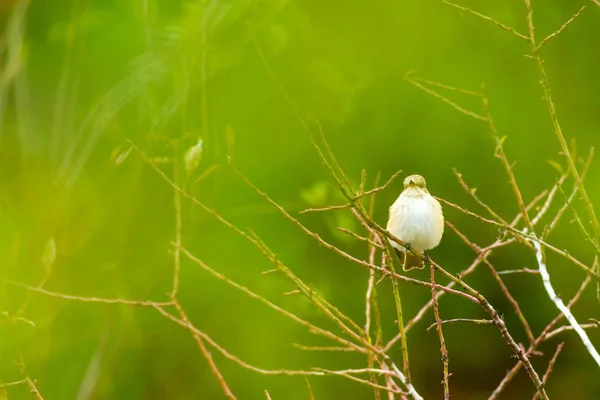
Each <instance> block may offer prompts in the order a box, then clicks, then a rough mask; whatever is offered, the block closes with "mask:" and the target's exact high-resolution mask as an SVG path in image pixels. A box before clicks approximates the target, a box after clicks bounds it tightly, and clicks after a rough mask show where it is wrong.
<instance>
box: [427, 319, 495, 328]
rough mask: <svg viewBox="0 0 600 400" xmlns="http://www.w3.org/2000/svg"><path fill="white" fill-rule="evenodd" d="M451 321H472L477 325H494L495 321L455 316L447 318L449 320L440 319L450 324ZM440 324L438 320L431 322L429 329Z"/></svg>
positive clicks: (441, 322) (442, 322)
mask: <svg viewBox="0 0 600 400" xmlns="http://www.w3.org/2000/svg"><path fill="white" fill-rule="evenodd" d="M451 322H471V323H473V324H477V325H481V324H483V325H494V321H492V320H491V319H471V318H453V319H447V320H443V321H440V322H439V323H440V324H448V323H451ZM437 324H438V322H437V321H436V322H435V323H433V324H431V325H430V326H429V327H428V328H427V330H428V331H429V330H431V328H434V327H436V326H437Z"/></svg>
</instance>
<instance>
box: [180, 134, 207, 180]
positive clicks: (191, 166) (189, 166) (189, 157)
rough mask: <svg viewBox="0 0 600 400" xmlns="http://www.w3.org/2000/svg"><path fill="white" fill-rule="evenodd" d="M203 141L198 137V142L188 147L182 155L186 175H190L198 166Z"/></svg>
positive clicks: (200, 159)
mask: <svg viewBox="0 0 600 400" xmlns="http://www.w3.org/2000/svg"><path fill="white" fill-rule="evenodd" d="M203 143H204V142H203V140H202V139H198V143H196V144H195V145H194V146H192V147H190V148H189V149H188V150H187V151H186V152H185V156H184V157H183V159H184V162H185V170H186V171H187V173H188V175H191V174H192V173H193V172H194V171H195V170H196V168H198V165H199V164H200V161H202V145H203Z"/></svg>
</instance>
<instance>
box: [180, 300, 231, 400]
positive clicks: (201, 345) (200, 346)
mask: <svg viewBox="0 0 600 400" xmlns="http://www.w3.org/2000/svg"><path fill="white" fill-rule="evenodd" d="M175 308H176V309H177V312H178V313H179V316H180V318H181V319H182V320H183V321H184V322H185V323H186V324H190V320H189V319H188V317H187V315H186V314H185V312H184V311H183V308H181V306H180V305H179V303H177V302H175ZM193 336H194V340H195V341H196V344H197V345H198V349H199V350H200V352H201V353H202V355H203V356H204V358H205V359H206V362H207V363H208V366H209V368H210V370H211V372H212V373H213V375H214V376H215V378H216V379H217V382H219V386H221V389H222V390H223V393H225V396H226V397H227V398H228V399H230V400H236V399H237V397H236V396H235V395H234V394H233V393H232V392H231V389H229V386H228V385H227V382H226V381H225V378H224V377H223V374H221V371H219V368H218V367H217V364H215V361H214V360H213V358H212V355H211V354H210V351H208V349H207V348H206V346H205V345H204V342H203V341H202V338H201V337H200V335H198V334H197V333H195V332H194V333H193Z"/></svg>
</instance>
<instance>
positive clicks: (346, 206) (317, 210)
mask: <svg viewBox="0 0 600 400" xmlns="http://www.w3.org/2000/svg"><path fill="white" fill-rule="evenodd" d="M351 207H352V204H351V203H347V204H342V205H339V206H327V207H321V208H307V209H305V210H302V211H298V214H307V213H311V212H323V211H335V210H346V209H348V208H351Z"/></svg>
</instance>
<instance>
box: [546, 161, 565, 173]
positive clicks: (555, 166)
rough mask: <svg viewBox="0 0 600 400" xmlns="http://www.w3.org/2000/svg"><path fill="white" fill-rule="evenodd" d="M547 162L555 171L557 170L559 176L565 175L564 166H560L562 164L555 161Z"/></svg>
mask: <svg viewBox="0 0 600 400" xmlns="http://www.w3.org/2000/svg"><path fill="white" fill-rule="evenodd" d="M546 162H547V163H548V164H550V165H551V166H552V167H553V168H554V169H555V170H557V171H558V173H559V174H561V175H562V174H564V170H563V167H562V165H560V163H558V162H556V161H554V160H546Z"/></svg>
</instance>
